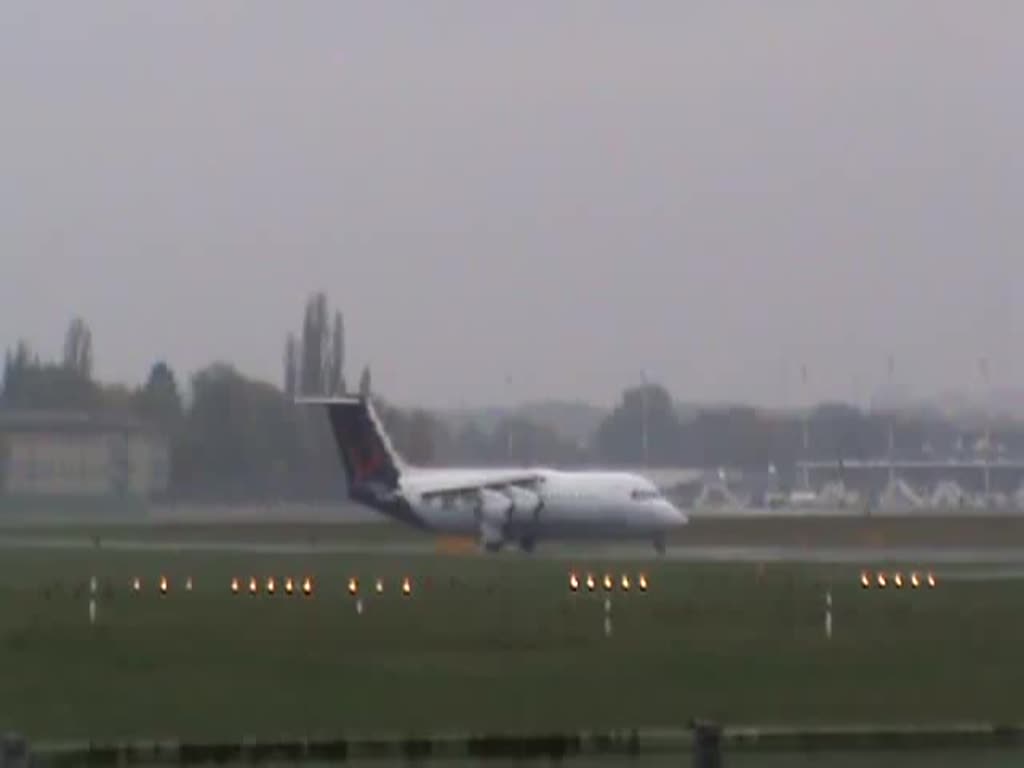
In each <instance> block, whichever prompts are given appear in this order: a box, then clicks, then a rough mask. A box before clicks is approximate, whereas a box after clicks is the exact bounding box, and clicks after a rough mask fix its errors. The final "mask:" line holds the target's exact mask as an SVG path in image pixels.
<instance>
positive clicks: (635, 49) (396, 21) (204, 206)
mask: <svg viewBox="0 0 1024 768" xmlns="http://www.w3.org/2000/svg"><path fill="white" fill-rule="evenodd" d="M1022 28H1024V5H1020V4H1016V3H1010V2H996V1H995V0H990V1H989V2H979V3H974V4H969V5H968V4H965V3H956V2H950V1H948V0H941V1H940V0H936V2H932V3H928V4H927V5H924V4H920V3H910V2H898V1H897V2H891V1H889V2H882V0H873V1H869V2H863V3H858V4H841V5H826V4H818V3H811V2H786V1H785V0H780V1H779V2H776V3H771V4H766V5H763V6H762V5H755V4H751V3H738V2H718V3H676V2H654V1H652V2H649V3H644V4H642V5H638V4H634V3H610V2H609V3H592V2H565V3H559V4H549V3H539V2H522V3H516V4H510V5H488V6H483V5H479V4H474V3H469V2H448V3H444V4H441V3H424V4H419V5H410V6H401V7H399V6H386V5H379V4H362V5H356V4H352V5H348V4H346V5H342V4H334V3H321V2H312V1H310V2H305V3H299V4H290V5H288V6H284V5H280V4H275V3H271V2H259V1H258V0H250V1H248V2H228V1H226V0H225V1H222V2H218V3H216V4H212V3H211V4H207V3H199V2H193V3H176V4H170V3H168V4H137V3H131V2H112V1H106V0H94V2H91V3H88V4H81V5H74V4H71V5H69V4H63V3H56V2H41V1H39V0H32V1H27V0H25V1H23V0H11V2H8V3H5V4H4V6H3V7H2V8H0V65H2V66H0V93H2V94H3V96H4V103H5V107H6V109H5V121H4V122H5V125H4V131H3V135H2V137H0V167H2V168H3V170H4V172H3V173H2V174H0V252H2V253H3V256H2V257H0V258H2V259H3V264H4V267H5V269H4V278H5V279H4V280H2V281H0V308H2V310H0V311H2V314H0V317H2V318H3V320H4V322H3V323H2V325H0V344H2V345H3V346H5V347H11V346H13V345H14V343H15V342H16V341H17V340H18V339H19V338H25V339H26V340H28V341H29V342H30V343H31V344H32V345H33V347H34V348H35V349H36V350H38V351H39V352H40V354H42V355H43V356H45V357H50V356H56V355H58V354H59V352H60V349H61V344H62V341H63V334H64V330H65V328H66V326H67V324H68V322H69V320H70V319H71V317H72V316H74V315H80V316H82V317H84V318H85V319H86V320H87V322H88V323H89V324H90V326H91V328H92V332H93V337H94V345H95V357H96V375H97V377H99V378H102V379H105V380H115V381H123V382H126V383H138V382H140V381H142V380H143V379H144V377H145V375H146V373H147V371H148V369H149V367H150V365H151V364H152V363H153V362H154V361H155V360H157V359H166V360H167V361H168V362H169V363H170V364H171V365H172V366H173V368H174V369H175V371H176V372H177V373H178V376H179V378H181V379H182V380H186V379H187V377H188V375H190V374H191V373H192V372H194V371H195V370H196V369H197V368H199V367H201V366H202V365H205V364H207V363H209V362H212V361H215V360H226V361H229V362H231V363H233V364H235V365H236V366H237V367H238V368H239V369H240V370H241V371H242V372H244V373H246V374H248V375H252V376H257V377H260V378H264V379H268V380H270V381H273V382H276V383H279V382H280V380H281V375H282V374H281V371H282V362H281V360H282V353H283V344H284V339H285V335H286V333H287V332H289V331H296V332H297V331H299V330H300V325H301V315H302V309H303V305H304V302H305V300H306V298H307V297H308V296H309V294H310V293H312V292H314V291H318V290H323V291H325V292H326V293H327V295H328V297H329V300H330V303H331V306H332V308H338V309H341V310H342V311H343V313H344V315H345V321H346V329H347V363H346V368H347V374H348V378H349V380H350V381H353V380H355V379H356V378H357V377H358V375H359V371H360V369H361V368H362V366H363V364H364V363H366V362H369V363H370V365H371V367H372V370H373V378H374V384H375V389H377V390H379V391H380V392H382V393H385V394H387V395H389V396H390V397H392V398H393V399H394V400H396V401H400V402H402V403H408V404H415V405H423V406H427V407H445V408H457V407H459V406H460V405H466V406H484V405H496V404H513V403H519V402H523V401H528V400H535V399H571V400H582V401H585V402H589V403H593V404H595V405H605V406H607V405H611V404H613V403H614V402H615V401H616V400H617V398H618V396H619V394H620V393H621V391H622V389H623V388H625V387H627V386H630V385H634V384H637V383H639V381H640V380H641V377H642V375H643V372H645V371H646V373H647V375H648V377H649V378H650V379H651V380H653V381H657V382H659V383H662V384H664V385H665V386H666V387H667V388H668V389H669V390H670V391H671V392H672V393H673V395H674V396H676V397H677V398H679V399H680V400H683V401H745V402H752V403H756V404H760V405H769V406H777V405H797V404H803V403H808V402H812V401H820V400H823V399H844V400H849V401H853V402H859V403H863V402H865V401H866V400H867V398H868V397H869V395H870V394H872V393H873V392H874V391H876V390H878V389H879V388H881V387H882V386H883V385H884V384H885V380H886V360H887V359H888V357H889V356H890V355H891V356H893V357H894V359H895V361H896V375H895V381H896V382H897V385H898V387H899V388H900V389H901V390H903V391H905V392H906V393H908V394H911V395H914V396H918V397H922V398H924V397H930V396H933V395H936V394H940V393H943V392H946V391H951V390H959V391H965V392H975V393H977V392H979V391H980V390H982V389H983V384H982V382H981V381H980V374H979V370H978V360H979V359H980V358H986V359H987V360H988V361H989V366H990V369H991V372H992V374H991V383H992V386H993V387H994V388H997V389H1013V388H1016V389H1024V360H1022V359H1021V355H1020V354H1019V352H1018V344H1017V342H1018V339H1019V338H1020V337H1021V331H1022V330H1024V310H1022V309H1021V303H1022V301H1024V279H1022V277H1021V273H1022V270H1021V268H1020V265H1021V264H1024V260H1022V257H1021V256H1020V255H1018V256H1016V257H1015V256H1014V255H1013V254H1014V253H1018V254H1019V252H1021V251H1022V245H1024V162H1022V160H1024V148H1022V142H1021V136H1024V102H1022V100H1021V99H1019V98H1015V96H1016V95H1017V93H1018V91H1019V85H1018V80H1019V77H1020V75H1019V73H1020V72H1021V71H1024V47H1022V46H1021V45H1020V43H1019V39H1018V38H1019V30H1020V29H1022ZM1015 267H1016V269H1015ZM801 365H806V367H807V371H808V380H807V382H806V385H804V384H803V383H802V381H801V376H800V369H801Z"/></svg>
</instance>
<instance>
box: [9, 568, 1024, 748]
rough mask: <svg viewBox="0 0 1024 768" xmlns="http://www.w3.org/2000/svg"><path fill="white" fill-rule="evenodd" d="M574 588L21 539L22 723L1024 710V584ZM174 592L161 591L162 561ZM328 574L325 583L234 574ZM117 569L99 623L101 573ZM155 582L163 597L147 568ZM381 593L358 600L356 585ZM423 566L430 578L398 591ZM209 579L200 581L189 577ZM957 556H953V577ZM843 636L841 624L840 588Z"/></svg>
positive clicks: (759, 571) (799, 571)
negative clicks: (234, 586)
mask: <svg viewBox="0 0 1024 768" xmlns="http://www.w3.org/2000/svg"><path fill="white" fill-rule="evenodd" d="M577 567H578V568H579V569H580V570H581V573H582V572H585V571H586V570H587V569H591V570H593V571H594V573H595V574H602V573H604V572H605V571H606V570H607V571H609V572H614V573H619V572H621V571H622V570H623V569H628V570H629V571H630V572H631V573H633V574H634V576H635V574H636V572H637V571H639V570H640V569H646V574H647V576H648V577H649V579H650V584H651V588H650V590H649V592H648V593H646V594H642V595H641V594H638V593H636V592H635V590H634V591H633V592H631V593H630V594H629V595H623V594H621V593H619V592H616V593H614V595H613V607H612V612H613V613H612V615H613V623H614V630H613V634H612V636H611V637H610V638H606V637H605V636H604V635H603V631H602V629H603V627H602V625H603V620H604V607H603V595H602V596H601V597H596V598H595V597H594V596H589V595H576V596H571V595H570V594H569V592H568V589H567V571H566V566H565V565H564V564H560V563H556V562H550V561H543V560H536V559H533V560H530V559H524V558H519V557H498V558H483V557H440V556H438V557H432V556H421V557H416V558H412V559H409V560H408V561H404V562H403V561H402V560H401V559H397V558H393V557H370V556H363V557H344V558H342V557H337V556H327V555H317V556H310V555H306V556H294V557H293V556H254V555H224V554H216V555H215V554H197V553H192V554H188V553H169V554H166V555H163V554H159V555H158V554H154V553H139V554H131V553H113V552H104V551H102V550H101V551H83V552H68V551H42V550H40V551H25V552H19V551H5V552H4V553H3V560H2V562H0V670H2V673H0V724H2V725H3V727H5V728H11V729H15V730H19V731H21V732H23V733H25V734H26V735H27V736H29V737H30V738H34V739H61V738H94V739H112V738H161V737H166V738H197V739H212V738H230V737H235V736H245V735H259V736H262V737H267V736H273V735H281V736H288V735H317V734H323V735H336V734H339V733H354V732H368V731H389V732H392V731H398V732H420V733H425V732H428V731H438V730H441V731H447V730H459V731H462V730H467V729H468V730H505V731H509V730H541V731H550V730H553V729H559V728H575V727H582V728H605V727H632V726H659V725H665V726H678V725H681V724H684V723H685V722H686V720H687V719H688V718H689V717H690V716H699V717H710V718H717V719H720V720H722V721H724V722H757V723H771V722H778V723H783V722H788V723H793V722H806V723H813V722H840V721H847V722H848V721H857V722H866V721H878V722H901V723H904V722H910V721H920V722H926V721H943V720H950V721H952V720H997V721H1019V720H1021V719H1024V696H1022V694H1021V691H1022V690H1024V689H1022V683H1024V667H1022V665H1021V664H1020V649H1021V648H1022V647H1024V620H1022V618H1021V614H1022V605H1024V601H1022V598H1024V587H1022V586H1020V585H1018V583H1016V582H994V583H978V582H971V583H967V582H954V581H946V580H944V579H943V580H942V581H941V582H940V584H939V587H938V588H936V589H934V590H927V591H926V590H922V591H918V592H910V591H904V592H896V591H894V590H892V589H890V590H888V591H886V592H885V593H878V592H876V591H874V590H871V591H862V590H861V589H860V586H859V584H858V583H857V578H856V577H857V572H856V571H854V570H850V569H848V568H798V567H790V566H786V567H783V566H771V565H768V566H764V567H758V566H712V565H685V564H680V563H671V562H664V563H657V564H653V565H652V564H651V562H650V561H647V562H644V563H642V564H639V563H638V564H636V565H634V566H628V565H624V564H623V563H621V562H617V563H615V564H614V566H612V565H609V566H608V567H607V568H605V567H604V566H603V564H602V563H600V562H594V561H581V562H579V563H577ZM160 574H166V575H167V576H168V577H170V578H171V582H172V587H171V593H170V594H169V595H168V596H166V597H161V596H160V595H158V594H157V593H156V591H155V581H156V578H157V576H158V575H160ZM271 574H273V575H277V576H278V577H282V576H285V575H289V574H290V575H293V576H296V577H302V576H305V575H309V576H311V577H312V578H313V580H314V584H315V593H314V596H313V597H312V598H309V599H304V598H301V597H297V596H296V597H291V598H287V597H284V596H283V595H280V594H278V595H276V596H273V597H270V596H266V595H261V596H259V597H251V596H248V595H245V594H243V595H240V596H233V595H231V593H230V591H229V589H228V585H229V583H230V580H231V578H232V577H233V576H238V577H241V578H243V587H244V586H245V581H244V580H245V579H247V578H248V577H249V576H250V575H255V576H259V577H265V576H268V575H271ZM90 575H95V576H97V577H98V579H99V580H100V586H101V593H102V594H101V596H100V599H99V621H98V624H97V626H95V627H90V626H89V624H88V621H87V602H88V597H87V586H86V585H87V582H88V579H89V576H90ZM136 575H138V576H141V577H142V578H143V579H144V582H143V591H142V593H141V594H133V593H132V591H131V589H130V588H129V585H130V582H131V579H132V577H134V576H136ZM350 575H356V576H358V577H360V578H361V581H362V584H363V589H364V592H365V591H366V588H367V587H369V586H370V585H371V583H372V581H373V580H374V579H375V578H377V577H378V576H379V577H381V578H383V579H384V580H385V586H386V592H385V594H384V595H383V596H379V597H378V596H376V595H374V594H369V595H366V598H365V611H364V613H363V614H362V615H357V613H356V611H355V609H354V604H353V600H352V598H351V597H350V596H349V595H348V593H347V589H346V585H347V579H348V577H349V576H350ZM403 575H408V576H410V577H411V579H412V583H413V590H414V593H413V595H412V596H411V597H409V598H403V597H401V596H400V595H398V594H396V591H395V586H396V585H397V581H398V579H399V578H400V577H401V576H403ZM186 576H191V577H192V578H193V580H194V590H193V591H192V592H191V593H185V592H184V591H183V587H182V585H183V583H184V578H185V577H186ZM942 576H943V574H942V573H940V578H942ZM829 587H830V588H831V590H832V594H833V598H834V604H835V624H834V626H835V635H834V637H833V639H832V640H831V641H827V640H826V639H825V637H824V632H823V607H824V593H825V590H826V588H829Z"/></svg>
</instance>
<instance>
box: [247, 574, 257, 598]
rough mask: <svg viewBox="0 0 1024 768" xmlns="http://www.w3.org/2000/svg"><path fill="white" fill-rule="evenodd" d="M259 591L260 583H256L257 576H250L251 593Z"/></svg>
mask: <svg viewBox="0 0 1024 768" xmlns="http://www.w3.org/2000/svg"><path fill="white" fill-rule="evenodd" d="M258 591H259V585H258V584H257V583H256V577H255V576H252V577H250V578H249V594H250V595H255V594H256V593H257V592H258Z"/></svg>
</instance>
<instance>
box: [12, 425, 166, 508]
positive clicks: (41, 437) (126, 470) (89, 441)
mask: <svg viewBox="0 0 1024 768" xmlns="http://www.w3.org/2000/svg"><path fill="white" fill-rule="evenodd" d="M169 476H170V447H169V445H168V441H167V439H166V438H165V437H164V436H163V435H161V434H159V433H158V432H156V431H155V430H153V429H151V428H150V427H148V426H146V425H144V424H141V423H138V422H133V421H126V420H117V419H110V418H104V417H97V416H93V415H91V414H83V413H74V412H66V413H65V412H51V411H47V412H39V411H0V493H2V494H4V495H6V496H18V497H58V496H60V497H102V496H121V497H141V498H148V497H150V496H152V495H154V494H159V493H161V492H163V491H165V490H166V489H167V484H168V481H169Z"/></svg>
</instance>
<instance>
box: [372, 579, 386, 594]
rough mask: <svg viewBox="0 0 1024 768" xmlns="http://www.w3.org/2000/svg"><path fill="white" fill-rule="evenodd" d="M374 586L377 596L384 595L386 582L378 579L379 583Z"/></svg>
mask: <svg viewBox="0 0 1024 768" xmlns="http://www.w3.org/2000/svg"><path fill="white" fill-rule="evenodd" d="M373 586H374V588H375V589H376V590H377V594H378V595H383V594H384V582H383V581H381V580H380V579H377V583H376V584H374V585H373Z"/></svg>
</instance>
